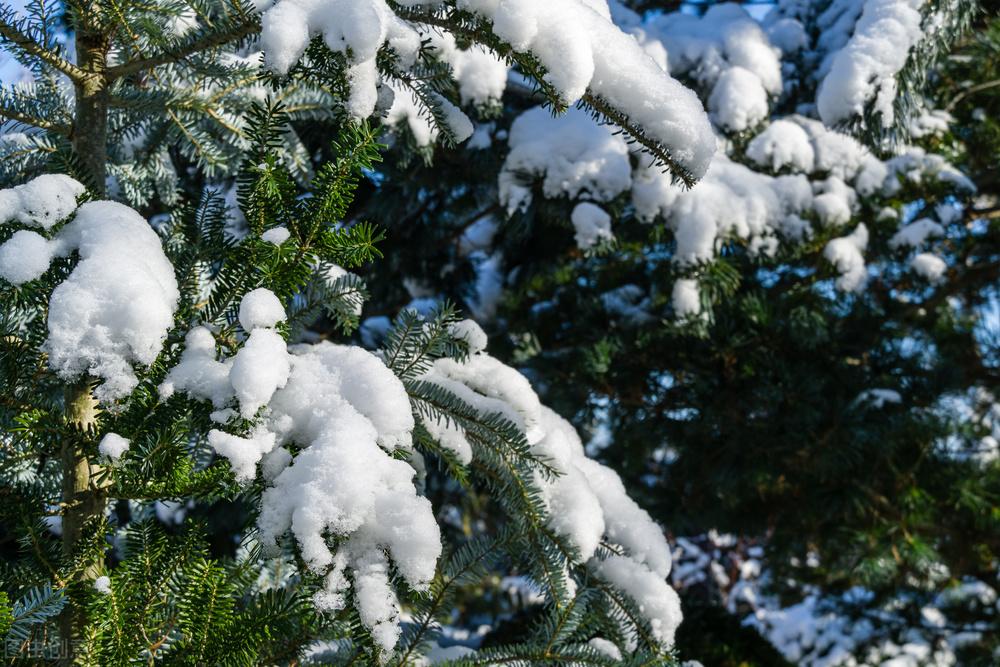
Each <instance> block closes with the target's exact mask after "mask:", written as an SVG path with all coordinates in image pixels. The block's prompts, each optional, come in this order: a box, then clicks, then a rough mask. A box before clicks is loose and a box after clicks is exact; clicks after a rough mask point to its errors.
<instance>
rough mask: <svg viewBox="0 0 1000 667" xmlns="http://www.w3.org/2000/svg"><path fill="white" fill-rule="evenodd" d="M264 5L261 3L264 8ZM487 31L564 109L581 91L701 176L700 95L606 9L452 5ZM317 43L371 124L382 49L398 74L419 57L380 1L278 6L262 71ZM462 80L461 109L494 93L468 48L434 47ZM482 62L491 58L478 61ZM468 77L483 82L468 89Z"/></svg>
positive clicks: (578, 0)
mask: <svg viewBox="0 0 1000 667" xmlns="http://www.w3.org/2000/svg"><path fill="white" fill-rule="evenodd" d="M265 4H266V3H265ZM399 4H400V5H402V6H404V7H427V8H430V9H435V8H440V7H445V6H448V5H450V4H451V3H447V2H442V1H439V0H402V1H401V2H400V3H399ZM454 6H455V7H456V8H457V9H460V10H465V11H469V12H471V13H473V14H475V15H477V16H479V17H480V18H482V19H485V20H486V21H487V22H488V23H489V24H490V26H491V28H492V30H493V33H494V34H495V35H496V36H497V37H499V38H500V39H502V40H504V41H505V42H506V43H508V44H510V46H511V47H513V49H514V50H515V51H517V52H519V53H524V54H531V55H532V56H534V57H535V58H537V59H538V61H539V62H540V63H541V65H542V66H543V67H544V69H545V72H546V74H545V80H546V82H547V83H548V84H549V85H551V86H552V88H553V89H554V90H555V91H556V93H557V94H558V95H559V97H560V98H561V101H562V102H564V103H565V104H566V105H572V104H574V103H576V102H577V101H579V100H580V99H581V98H582V97H583V96H584V95H585V94H586V93H588V92H589V93H590V94H592V95H594V96H595V97H596V98H598V99H600V100H602V101H603V102H604V103H607V104H609V105H610V106H611V107H613V108H614V109H615V110H616V111H617V112H619V113H621V114H623V115H624V116H625V117H627V118H628V119H629V121H630V122H631V123H633V124H634V125H635V126H637V127H638V128H640V129H641V130H642V132H643V133H645V134H646V135H647V136H648V137H649V138H651V139H653V140H655V141H657V142H659V143H660V144H662V145H663V146H665V147H666V149H667V150H668V151H669V153H670V155H671V158H672V159H674V160H675V161H676V162H678V163H679V164H680V165H681V166H682V168H683V169H685V170H686V171H687V172H688V173H690V174H691V175H692V176H693V177H694V178H700V177H701V176H702V175H703V174H704V173H705V170H706V169H707V168H708V162H709V160H710V159H711V157H712V154H713V153H714V152H715V137H714V135H713V134H712V130H711V126H710V124H709V122H708V119H707V117H706V115H705V112H704V108H703V107H702V104H701V102H700V101H699V100H698V97H697V96H696V95H695V94H694V93H693V92H692V91H691V90H689V89H687V88H685V87H684V86H683V85H682V84H681V83H679V82H678V81H676V80H675V79H673V78H671V77H670V75H669V74H667V73H666V72H664V71H663V69H662V68H661V67H660V65H659V64H658V63H657V62H656V60H654V58H652V57H651V56H650V55H648V54H647V52H646V51H645V50H644V49H643V47H642V46H640V44H639V42H638V41H637V40H636V39H635V38H634V37H633V36H632V35H629V34H626V33H624V32H622V31H621V30H620V29H619V28H618V27H617V26H616V25H614V23H612V22H611V19H610V14H609V12H608V9H607V4H606V3H604V2H584V1H583V0H548V1H547V2H537V0H504V1H503V2H498V1H497V0H456V2H455V4H454ZM315 35H322V36H323V39H324V41H325V43H326V45H327V46H328V47H329V48H330V49H331V50H333V51H335V52H340V53H344V54H349V57H350V59H351V60H350V65H349V69H348V79H349V81H350V83H351V92H350V95H349V99H348V101H347V109H348V111H349V112H350V113H351V114H352V115H354V116H356V117H367V116H370V115H371V114H372V113H373V112H374V110H375V105H376V102H377V100H378V84H379V74H378V70H377V66H376V55H377V54H378V52H379V50H380V49H381V48H382V47H383V46H385V45H387V46H388V47H389V48H391V49H392V50H393V51H394V52H395V54H396V56H397V59H398V63H399V66H400V67H402V68H403V69H409V68H411V67H412V66H413V65H414V64H415V62H416V59H417V57H418V51H419V48H420V44H421V33H420V30H419V26H418V25H414V24H411V23H409V22H407V21H404V20H403V19H401V18H400V17H399V16H397V15H396V14H395V13H394V12H393V10H392V9H391V8H390V7H389V6H388V4H387V3H386V2H385V1H384V0H279V1H278V2H277V3H275V4H274V5H273V6H271V7H269V8H267V9H265V10H264V13H263V17H262V32H261V43H262V46H263V50H264V52H265V55H266V62H267V64H268V66H269V67H270V68H271V69H273V70H274V71H276V72H279V73H285V72H287V71H288V70H289V69H290V68H291V67H292V65H294V64H295V62H296V61H297V60H298V59H299V58H301V57H302V54H303V53H304V52H305V49H306V47H307V46H308V44H309V40H310V38H311V37H313V36H315ZM440 46H441V48H440V50H441V52H442V54H443V57H444V58H445V59H446V60H448V61H449V62H451V64H452V66H453V69H454V70H455V75H456V76H457V77H458V79H459V83H460V92H461V95H462V98H463V101H474V102H479V101H481V100H483V99H488V98H491V97H494V96H496V95H497V94H498V92H499V90H500V88H499V85H497V84H498V83H499V76H498V74H499V68H498V66H497V65H496V64H495V63H493V62H488V61H487V59H485V58H484V57H483V55H484V54H479V53H478V52H476V51H475V50H472V51H469V52H465V54H464V55H459V54H458V53H457V52H456V51H454V50H451V49H450V48H449V47H450V43H448V42H444V43H442V44H441V45H440ZM485 55H487V56H488V54H485ZM472 78H481V82H482V83H481V85H479V84H477V85H473V83H472Z"/></svg>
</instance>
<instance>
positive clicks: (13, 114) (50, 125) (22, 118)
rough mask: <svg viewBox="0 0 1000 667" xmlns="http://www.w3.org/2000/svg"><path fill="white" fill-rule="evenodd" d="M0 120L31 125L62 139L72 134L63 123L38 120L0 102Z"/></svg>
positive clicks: (68, 127)
mask: <svg viewBox="0 0 1000 667" xmlns="http://www.w3.org/2000/svg"><path fill="white" fill-rule="evenodd" d="M0 118H6V119H8V120H12V121H14V122H16V123H21V124H23V125H31V126H32V127H37V128H39V129H41V130H48V131H49V132H55V133H56V134H61V135H62V136H64V137H69V136H70V134H71V132H72V128H71V127H70V126H69V125H66V124H65V123H57V122H55V121H51V120H45V119H43V118H38V117H37V116H32V115H30V114H26V113H23V112H20V111H17V110H15V109H13V108H11V107H10V106H8V105H6V104H4V103H3V102H0Z"/></svg>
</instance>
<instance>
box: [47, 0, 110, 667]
mask: <svg viewBox="0 0 1000 667" xmlns="http://www.w3.org/2000/svg"><path fill="white" fill-rule="evenodd" d="M97 5H98V3H92V7H91V9H92V13H91V16H97V15H98V13H99V11H100V8H99V7H98V6H97ZM76 29H77V30H76V35H75V37H76V64H77V66H78V67H79V68H80V69H82V70H83V71H84V72H86V73H87V76H86V77H85V78H84V79H83V80H82V81H78V82H77V83H76V90H75V92H76V110H75V114H74V118H73V132H72V135H71V140H72V143H73V152H74V153H75V155H76V158H77V159H78V160H79V162H80V165H81V166H82V167H83V169H84V171H85V174H84V177H85V179H86V180H87V181H88V183H87V185H88V188H89V189H90V190H91V191H92V192H93V193H94V194H96V195H97V196H98V197H103V196H104V194H105V183H104V181H105V178H106V177H107V159H108V147H107V141H108V91H107V82H106V78H105V70H106V68H107V53H108V37H107V35H105V34H103V33H102V32H100V31H99V30H98V29H96V28H95V27H93V26H92V25H90V24H89V23H85V24H83V25H79V26H76ZM91 389H92V387H91V382H90V381H89V379H88V378H82V379H81V380H80V382H79V383H78V384H75V385H72V386H69V387H67V388H66V393H65V413H66V425H67V430H68V433H67V436H66V438H65V439H64V441H63V443H62V448H61V450H62V451H61V457H62V473H63V485H62V500H63V513H62V532H63V534H62V538H63V553H64V554H65V555H66V556H67V557H69V556H70V555H71V554H72V553H73V552H74V551H75V550H76V549H77V546H78V545H79V542H80V538H81V536H82V532H83V528H84V526H85V525H86V524H87V522H88V521H89V520H90V519H92V518H93V517H96V516H100V515H101V514H102V513H103V512H104V506H105V503H106V502H107V497H106V495H105V493H104V490H103V489H101V488H99V486H98V485H97V484H96V483H95V481H94V474H95V473H96V472H97V468H96V467H95V466H93V464H92V463H91V461H90V459H89V458H88V456H87V451H86V450H87V447H86V445H87V444H88V439H89V437H90V435H91V434H92V432H93V429H94V428H95V427H96V426H97V418H98V415H99V414H100V410H99V409H98V407H97V400H96V399H95V398H94V397H93V394H92V393H91ZM100 566H101V563H100V562H99V561H95V562H93V563H91V564H89V565H88V566H86V567H84V568H83V569H82V570H81V571H80V572H79V573H78V575H77V578H76V581H77V582H82V583H83V584H84V585H86V584H87V583H88V582H90V581H92V580H93V579H95V578H96V577H97V576H98V573H99V571H100ZM71 583H72V582H71ZM69 593H70V597H69V603H68V604H67V606H66V609H65V611H64V612H63V613H62V616H61V618H60V619H59V620H60V628H59V629H60V634H61V639H62V642H63V649H64V650H63V651H62V653H63V655H64V656H65V657H66V659H67V660H68V662H70V663H72V662H73V660H74V658H75V656H76V653H77V650H76V649H77V644H78V642H79V640H80V639H81V638H82V632H81V631H82V628H83V625H84V624H85V622H86V618H85V616H84V614H83V610H82V609H81V607H80V606H79V605H78V604H76V603H75V600H74V599H73V598H74V596H73V595H72V591H69Z"/></svg>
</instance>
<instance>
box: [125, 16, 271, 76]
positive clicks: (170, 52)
mask: <svg viewBox="0 0 1000 667" xmlns="http://www.w3.org/2000/svg"><path fill="white" fill-rule="evenodd" d="M240 14H241V16H240V20H236V21H230V22H226V24H225V25H224V26H221V27H218V28H215V29H213V30H211V31H209V32H207V33H205V34H202V35H200V36H198V37H196V38H194V39H191V40H188V41H182V42H180V43H178V44H176V45H173V46H171V47H168V48H165V49H164V50H162V51H160V52H159V53H155V54H153V55H151V56H148V57H146V58H139V59H138V60H132V61H129V62H126V63H122V64H121V65H116V66H114V67H109V68H108V70H107V72H106V74H105V76H106V77H107V80H108V81H109V82H111V81H115V80H117V79H120V78H122V77H125V76H128V75H130V74H135V73H137V72H141V71H143V70H148V69H153V68H154V67H158V66H159V65H167V64H170V63H176V62H180V61H182V60H184V59H185V58H188V57H190V56H192V55H195V54H197V53H201V52H203V51H208V50H210V49H215V48H218V47H220V46H224V45H225V44H228V43H230V42H235V41H239V40H241V39H243V38H244V37H249V36H250V35H252V34H254V33H256V32H257V31H258V30H259V29H260V21H259V19H258V18H257V17H256V16H253V15H247V14H246V13H244V12H243V11H241V12H240Z"/></svg>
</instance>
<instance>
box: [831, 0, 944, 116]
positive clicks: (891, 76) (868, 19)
mask: <svg viewBox="0 0 1000 667" xmlns="http://www.w3.org/2000/svg"><path fill="white" fill-rule="evenodd" d="M924 4H925V3H924V0H866V1H865V3H864V9H863V10H862V12H861V18H860V19H858V22H857V24H856V25H855V27H854V34H853V36H852V37H851V38H850V40H849V41H848V42H847V44H846V45H845V46H844V48H843V49H841V50H840V51H838V52H837V54H836V55H835V56H834V57H833V60H832V62H831V65H830V70H829V72H828V73H827V75H826V76H825V77H824V79H823V81H822V83H821V84H820V88H819V91H818V94H817V97H816V104H817V108H818V110H819V115H820V118H822V119H823V122H824V123H826V124H827V125H831V126H832V125H836V124H837V123H841V122H843V121H846V120H849V119H850V118H852V117H854V116H858V115H860V114H861V113H863V111H864V109H865V106H866V105H868V104H873V108H874V109H875V111H877V112H878V113H879V114H881V122H882V125H883V127H890V126H891V125H892V124H893V122H894V120H895V113H894V109H893V106H894V102H895V98H896V75H897V74H898V73H899V72H900V70H902V69H903V66H904V65H905V64H906V60H907V58H908V57H909V55H910V50H911V49H912V48H913V47H914V45H916V44H917V42H918V41H919V40H920V38H921V37H922V36H923V33H922V31H921V26H920V23H921V16H920V8H921V7H922V6H923V5H924Z"/></svg>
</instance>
